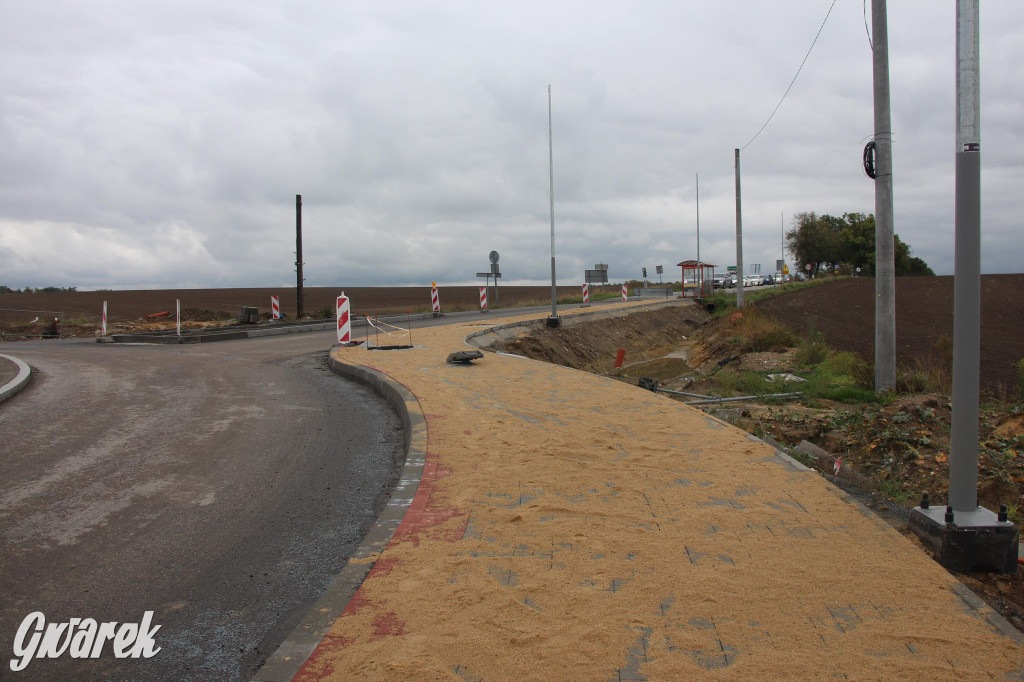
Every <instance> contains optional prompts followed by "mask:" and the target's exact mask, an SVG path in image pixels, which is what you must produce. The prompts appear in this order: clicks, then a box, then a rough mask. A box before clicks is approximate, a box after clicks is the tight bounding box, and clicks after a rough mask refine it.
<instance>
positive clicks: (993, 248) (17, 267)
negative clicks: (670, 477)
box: [0, 0, 1024, 289]
mask: <svg viewBox="0 0 1024 682" xmlns="http://www.w3.org/2000/svg"><path fill="white" fill-rule="evenodd" d="M830 5H831V0H786V1H785V2H775V3H767V2H763V0H722V1H721V2H706V3H693V2H679V1H678V0H672V1H665V2H653V1H652V2H631V3H625V2H602V1H591V2H550V0H549V1H547V2H523V1H519V2H515V3H509V2H504V3H490V2H479V0H478V1H476V2H449V1H445V0H433V1H432V2H429V3H424V2H413V1H405V0H403V1H383V2H381V1H379V0H378V1H375V2H333V3H327V2H324V3H302V4H298V3H286V2H271V1H267V0H247V1H246V2H235V1H233V0H221V1H219V2H215V3H211V2H209V1H208V0H201V1H200V0H175V2H138V1H136V0H132V1H128V0H95V1H90V0H84V1H83V0H73V1H72V0H48V1H47V2H39V3H30V2H5V3H0V284H6V285H8V286H12V287H23V286H26V285H28V286H43V285H58V286H77V287H79V288H81V289H96V288H118V289H120V288H171V287H227V286H283V285H289V286H293V285H294V283H295V275H294V259H295V258H294V250H295V195H296V194H301V195H302V197H303V204H304V211H303V242H304V260H305V263H306V265H305V270H306V284H307V285H309V286H341V285H348V286H356V285H361V286H365V285H396V284H418V285H424V284H429V282H430V281H431V280H437V281H438V282H439V283H441V284H459V283H472V282H474V281H476V280H475V278H474V274H475V273H476V272H477V271H482V270H485V269H487V266H488V260H487V254H488V252H490V251H491V250H497V251H499V252H500V254H501V267H502V272H503V275H504V277H503V282H507V283H515V282H522V283H534V282H536V283H544V282H545V281H550V218H549V194H548V99H547V97H548V93H547V88H548V85H549V84H550V85H551V88H552V101H553V131H554V195H555V233H556V247H555V248H556V256H557V268H558V281H559V284H573V283H576V282H582V280H583V271H584V269H586V268H592V267H593V265H594V264H595V263H598V262H602V263H608V264H609V265H610V273H609V274H610V277H611V279H612V280H613V281H616V280H622V279H626V278H634V277H639V275H640V268H641V267H643V266H646V267H647V268H648V269H649V271H650V273H651V274H652V275H653V272H654V267H655V266H656V265H664V266H665V268H666V274H669V275H671V278H672V279H678V270H677V269H676V268H675V264H676V263H678V262H679V261H681V260H684V259H689V258H694V257H695V256H696V249H697V235H696V227H697V201H696V198H697V197H696V191H695V189H696V188H695V184H696V182H695V180H696V176H697V174H699V176H700V202H699V205H700V255H701V258H702V259H703V260H705V261H709V262H712V263H715V264H717V265H719V266H723V267H724V266H726V265H730V264H733V263H735V260H736V245H735V224H736V215H735V193H734V172H733V158H734V152H733V150H734V148H737V147H744V146H745V145H747V143H748V142H750V140H751V138H752V137H754V135H755V133H756V132H757V131H758V129H759V128H760V127H761V126H762V124H764V122H765V120H766V119H767V118H768V115H769V114H770V113H771V111H772V109H773V108H774V107H775V106H776V104H777V103H778V101H779V99H780V98H781V96H782V94H783V92H785V90H786V87H787V86H788V85H789V83H790V80H791V79H792V78H793V75H794V74H795V73H796V69H797V67H798V66H799V65H800V62H801V60H802V59H803V58H804V55H805V54H806V52H807V49H808V47H809V46H810V45H811V41H812V39H813V38H814V35H815V33H816V32H817V31H818V28H819V26H820V25H821V22H822V20H823V19H824V17H825V15H826V12H827V11H828V8H829V6H830ZM955 6H956V3H955V1H954V0H947V1H946V2H939V1H937V0H899V1H898V2H890V3H889V49H890V60H891V67H890V68H891V83H892V119H893V134H894V146H893V156H894V161H893V163H894V186H895V188H894V196H895V229H896V232H897V233H898V234H899V235H900V237H901V238H902V239H903V240H904V241H906V242H908V243H909V244H910V246H911V248H912V251H913V254H914V255H916V256H920V257H921V258H923V259H924V260H925V261H926V262H927V263H928V264H929V265H931V266H932V268H933V269H934V270H935V271H936V272H937V273H938V274H952V272H953V234H954V232H953V227H954V220H953V189H954V177H953V171H954V158H955V132H956V131H955V92H954V85H955V30H956V18H955ZM981 9H982V15H981V93H982V141H983V155H982V185H983V192H982V207H983V208H982V232H983V237H982V239H983V244H982V270H983V272H985V273H1002V272H1020V271H1022V269H1024V268H1022V266H1021V264H1020V262H1019V261H1020V258H1021V256H1022V254H1024V248H1022V247H1024V236H1022V230H1021V227H1022V217H1021V216H1022V213H1024V206H1022V203H1024V87H1022V80H1021V75H1020V69H1021V65H1022V64H1024V3H1022V2H1020V0H990V1H989V2H985V3H982V8H981ZM867 11H868V13H869V14H870V0H868V2H867ZM872 132H873V114H872V84H871V51H870V47H869V43H868V35H867V30H866V28H865V22H864V4H863V0H838V2H837V3H836V5H835V8H834V9H833V11H832V14H831V16H830V18H829V19H828V22H827V23H826V25H825V28H824V30H823V32H822V34H821V37H820V38H819V40H818V43H817V45H816V46H815V48H814V50H813V52H812V53H811V55H810V58H809V59H808V61H807V64H806V66H805V67H804V69H803V71H802V73H801V75H800V77H799V79H798V80H797V82H796V84H795V85H794V87H793V89H792V91H791V92H790V94H789V96H788V98H787V99H786V101H785V102H784V103H783V104H782V107H781V108H780V109H779V111H778V113H777V114H776V115H775V118H774V119H773V120H772V122H771V123H770V124H769V125H768V127H767V128H766V129H765V130H764V132H763V133H762V134H761V135H760V137H758V138H757V139H756V141H754V142H753V144H751V145H750V146H749V147H747V148H746V149H745V150H744V151H743V154H742V171H743V174H742V187H743V231H744V261H745V262H746V263H747V264H750V263H761V264H763V266H762V267H763V269H765V270H767V269H774V265H775V260H776V259H778V258H780V257H781V253H780V252H781V232H782V228H783V226H784V227H785V228H786V229H789V228H790V226H791V223H792V220H793V215H794V214H795V213H799V212H807V211H814V212H817V213H830V214H833V215H841V214H842V213H844V212H861V213H873V212H874V186H873V183H872V181H871V180H870V179H868V178H867V177H866V176H865V175H864V172H863V170H862V167H861V152H862V149H863V146H864V144H865V143H866V141H867V140H868V139H869V137H870V136H871V135H872ZM787 260H789V255H788V254H787ZM655 277H656V276H655Z"/></svg>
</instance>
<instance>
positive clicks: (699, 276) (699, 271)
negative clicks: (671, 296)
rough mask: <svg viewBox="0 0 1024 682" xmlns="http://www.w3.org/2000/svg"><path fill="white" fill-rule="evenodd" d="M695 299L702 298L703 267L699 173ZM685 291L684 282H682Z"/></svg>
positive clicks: (698, 180) (698, 183)
mask: <svg viewBox="0 0 1024 682" xmlns="http://www.w3.org/2000/svg"><path fill="white" fill-rule="evenodd" d="M696 187H697V287H698V288H697V291H698V292H700V293H698V294H697V298H704V266H703V265H701V263H700V173H697V185H696ZM683 289H684V290H685V289H686V282H683Z"/></svg>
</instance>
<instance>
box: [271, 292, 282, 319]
mask: <svg viewBox="0 0 1024 682" xmlns="http://www.w3.org/2000/svg"><path fill="white" fill-rule="evenodd" d="M270 310H271V312H273V315H274V319H275V320H280V319H281V299H279V298H278V297H277V296H271V297H270Z"/></svg>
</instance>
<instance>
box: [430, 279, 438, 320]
mask: <svg viewBox="0 0 1024 682" xmlns="http://www.w3.org/2000/svg"><path fill="white" fill-rule="evenodd" d="M430 309H431V310H433V311H434V315H439V314H440V313H441V301H440V300H438V298H437V282H431V283H430Z"/></svg>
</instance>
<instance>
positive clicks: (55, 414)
mask: <svg viewBox="0 0 1024 682" xmlns="http://www.w3.org/2000/svg"><path fill="white" fill-rule="evenodd" d="M333 341H334V335H333V333H332V332H314V333H307V334H295V335H288V336H279V337H271V338H264V339H250V340H245V341H228V342H221V343H214V344H196V345H181V346H143V345H120V344H97V343H95V342H85V341H45V342H29V343H19V344H4V346H3V348H4V352H6V353H8V354H13V355H16V356H17V357H19V358H21V359H22V360H24V361H26V362H28V363H29V364H30V365H31V366H32V367H33V368H34V369H35V370H36V373H35V375H34V376H33V380H32V383H31V384H30V385H29V386H28V387H27V388H26V389H25V390H24V391H22V392H21V393H19V394H18V395H16V396H15V397H14V398H12V399H11V400H9V401H7V402H6V403H3V404H0V652H3V654H2V660H0V679H32V680H39V679H42V680H57V679H61V680H64V679H133V680H135V679H140V680H167V679H175V680H212V679H217V680H238V679H248V678H249V677H250V676H251V675H252V674H253V673H254V672H255V671H256V669H257V668H258V667H259V665H260V664H261V663H262V661H263V660H264V658H265V657H266V656H267V655H269V653H272V652H273V651H274V649H275V648H276V647H277V645H278V644H279V643H280V641H281V640H282V639H283V638H284V637H285V636H286V635H287V634H288V632H289V631H290V630H291V628H292V627H293V626H294V624H295V623H296V622H297V621H298V619H299V618H300V617H301V616H302V614H303V613H304V612H305V610H306V609H307V608H308V606H309V605H310V604H312V603H313V602H314V601H315V599H316V598H317V596H318V595H319V593H320V592H321V591H322V590H323V589H324V588H325V587H326V586H327V585H328V584H329V583H330V582H331V580H332V579H333V577H334V576H335V575H336V574H337V573H338V571H339V570H340V569H341V567H342V566H343V565H344V562H345V560H346V558H347V557H348V556H349V554H350V553H351V552H352V551H353V550H354V549H355V547H356V546H357V545H358V543H359V541H360V539H361V537H362V535H363V534H364V532H365V529H366V528H367V527H368V526H369V524H371V523H372V522H373V520H374V518H375V516H376V514H377V512H378V511H379V509H380V508H382V507H383V505H384V503H385V502H386V500H387V495H388V494H389V492H390V487H391V485H392V484H393V483H394V482H395V480H396V476H397V474H398V472H399V469H400V464H401V458H402V442H403V434H402V433H401V427H400V423H399V422H398V420H397V418H396V417H395V416H394V415H393V413H392V412H391V411H390V409H389V408H388V407H387V406H386V404H385V403H384V402H383V401H382V400H381V399H380V398H379V397H377V396H376V395H375V394H373V393H371V392H370V391H368V390H366V389H364V388H361V387H359V386H355V385H353V384H350V383H348V382H345V381H343V380H341V379H339V378H338V377H336V376H334V375H332V374H330V373H329V371H328V370H327V368H326V352H327V350H328V349H329V347H330V346H331V344H332V342H333ZM33 611H42V612H43V614H44V615H45V617H46V619H47V622H66V621H68V620H70V619H71V618H93V619H95V620H96V621H99V622H105V621H116V622H118V623H122V622H134V623H138V622H140V621H141V620H142V617H143V613H144V612H145V611H154V612H155V613H154V616H153V623H154V624H158V625H160V626H161V628H160V630H159V631H158V632H157V633H156V637H155V638H156V641H157V645H158V646H160V647H161V651H160V652H159V653H158V654H157V655H156V656H155V657H154V658H152V659H149V660H145V659H138V660H132V659H126V660H118V659H115V658H114V657H113V655H112V654H111V653H110V652H111V649H110V646H109V644H108V646H107V647H106V649H105V650H104V655H103V656H102V657H101V658H100V659H98V660H76V659H72V658H70V657H69V656H67V655H64V656H62V657H61V658H58V659H55V660H34V661H33V662H32V663H30V664H29V667H28V668H27V670H25V671H24V672H22V673H17V674H16V673H12V672H11V670H10V668H9V666H8V664H9V657H10V656H11V653H12V647H13V643H14V639H15V633H16V631H17V628H18V626H19V625H20V624H21V622H22V620H23V619H24V618H25V617H26V616H27V615H28V614H29V613H31V612H33Z"/></svg>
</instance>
